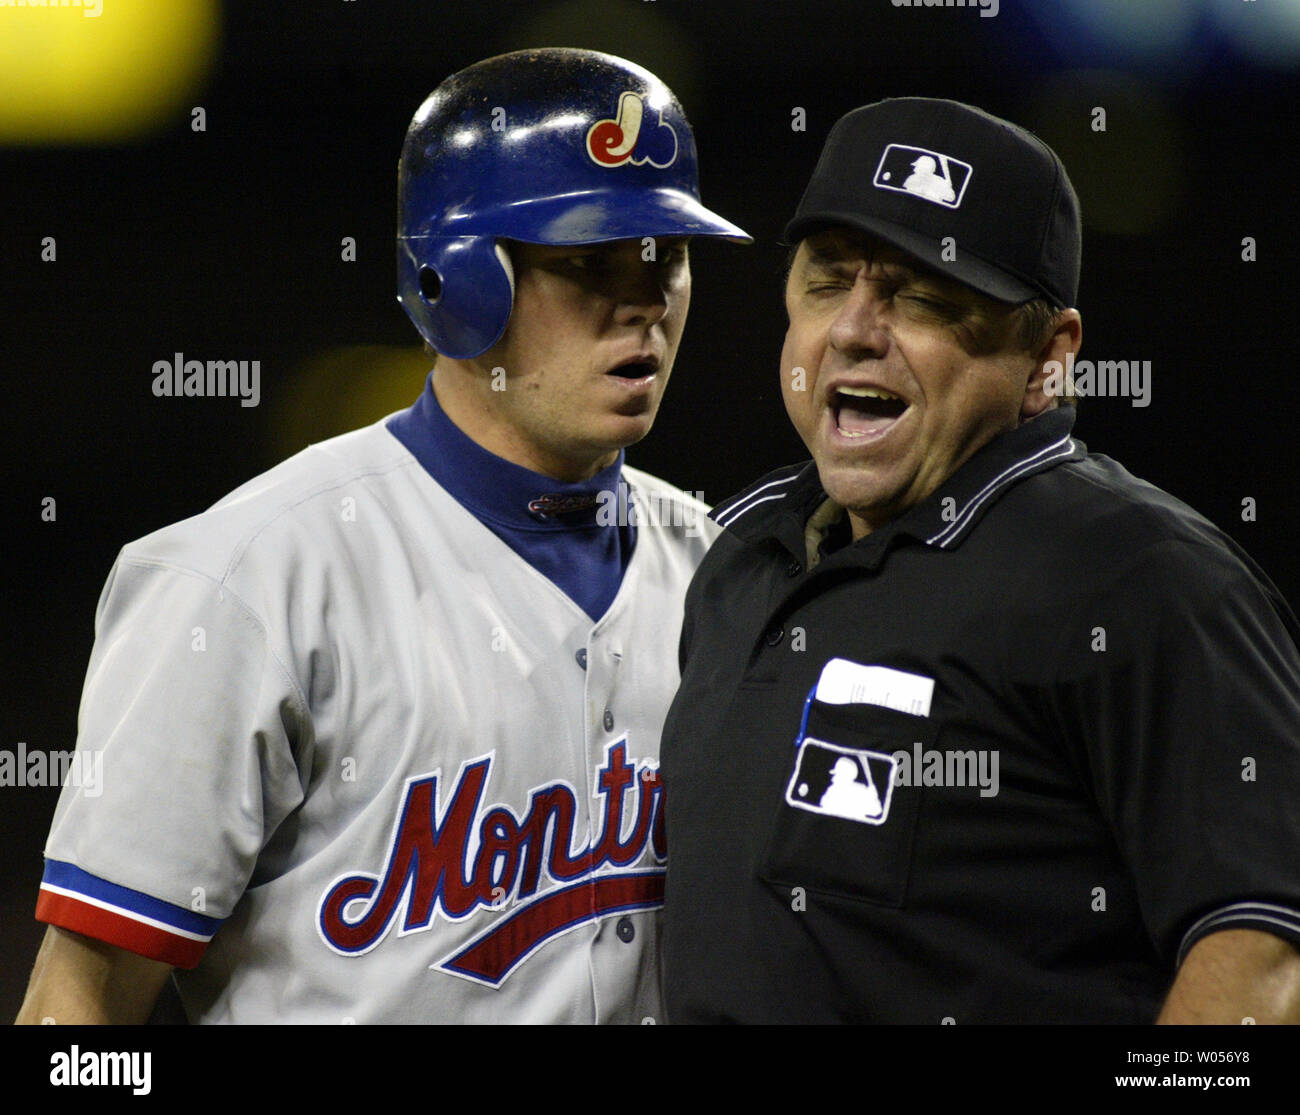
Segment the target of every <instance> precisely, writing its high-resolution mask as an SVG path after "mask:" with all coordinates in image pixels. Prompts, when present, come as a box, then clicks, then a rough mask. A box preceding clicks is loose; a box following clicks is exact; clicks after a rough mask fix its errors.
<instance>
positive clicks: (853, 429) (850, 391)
mask: <svg viewBox="0 0 1300 1115" xmlns="http://www.w3.org/2000/svg"><path fill="white" fill-rule="evenodd" d="M830 406H831V415H832V417H833V418H834V421H835V428H836V430H837V431H839V433H840V434H841V435H843V436H844V437H846V438H865V439H867V440H871V439H874V438H878V437H880V436H881V435H882V434H884V433H885V431H886V430H888V429H889V428H890V427H891V426H892V425H893V424H894V423H895V422H897V421H898V420H899V419H900V418H901V417H902V416H903V413H904V411H906V410H907V408H908V404H907V401H906V400H905V399H902V398H900V397H899V396H898V395H895V394H894V393H893V392H892V391H886V390H884V389H883V388H879V387H848V386H845V387H841V388H839V389H838V390H836V391H835V392H834V393H833V394H832V395H831V398H830Z"/></svg>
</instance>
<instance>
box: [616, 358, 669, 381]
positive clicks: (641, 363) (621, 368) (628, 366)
mask: <svg viewBox="0 0 1300 1115" xmlns="http://www.w3.org/2000/svg"><path fill="white" fill-rule="evenodd" d="M658 371H659V362H658V361H657V360H629V361H626V362H625V363H622V364H620V365H618V367H616V368H610V370H609V371H608V372H606V373H605V374H606V375H610V376H615V377H616V378H618V379H647V378H649V377H650V376H653V375H654V374H655V373H656V372H658Z"/></svg>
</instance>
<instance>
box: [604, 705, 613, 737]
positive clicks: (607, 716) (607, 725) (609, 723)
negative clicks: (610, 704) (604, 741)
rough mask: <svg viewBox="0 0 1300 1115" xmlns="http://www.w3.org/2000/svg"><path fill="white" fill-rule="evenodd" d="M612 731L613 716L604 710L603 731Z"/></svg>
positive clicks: (607, 710)
mask: <svg viewBox="0 0 1300 1115" xmlns="http://www.w3.org/2000/svg"><path fill="white" fill-rule="evenodd" d="M613 730H614V714H613V713H612V712H611V711H610V710H609V709H606V710H605V731H607V732H612V731H613Z"/></svg>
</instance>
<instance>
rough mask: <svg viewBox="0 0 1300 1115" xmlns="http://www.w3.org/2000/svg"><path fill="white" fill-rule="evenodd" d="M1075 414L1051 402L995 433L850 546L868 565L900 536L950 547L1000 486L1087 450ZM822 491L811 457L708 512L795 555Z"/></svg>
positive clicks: (749, 537)
mask: <svg viewBox="0 0 1300 1115" xmlns="http://www.w3.org/2000/svg"><path fill="white" fill-rule="evenodd" d="M1074 419H1075V410H1074V408H1073V407H1069V406H1058V407H1056V408H1054V409H1052V410H1049V411H1047V412H1046V413H1044V414H1041V415H1039V416H1038V417H1037V418H1033V419H1031V420H1030V421H1028V422H1026V423H1025V424H1024V425H1022V426H1018V427H1016V428H1015V429H1014V430H1008V431H1007V432H1006V433H1004V434H1000V435H999V436H998V437H995V438H994V439H993V440H992V441H990V442H989V443H988V444H987V445H985V446H983V447H982V448H981V449H980V450H978V451H977V452H976V453H975V455H974V456H972V457H971V458H970V460H968V461H966V462H965V464H963V465H962V466H961V467H960V468H959V469H957V471H956V472H954V473H953V474H952V476H950V477H949V478H948V479H947V480H946V481H944V483H942V484H941V485H940V486H939V487H938V488H937V489H936V490H935V491H934V492H932V493H931V494H930V495H929V496H928V497H927V498H926V499H924V500H922V501H921V502H920V503H918V504H916V506H914V507H912V508H909V509H908V510H907V511H906V512H904V513H903V514H902V515H900V516H899V517H898V518H896V519H893V520H892V521H890V522H888V523H886V524H885V525H884V526H882V527H879V528H878V529H876V530H874V531H872V532H871V533H870V534H868V535H867V536H866V537H865V538H862V539H860V540H859V541H858V543H857V545H856V546H855V547H853V548H854V549H855V550H857V551H859V552H860V554H861V556H862V558H864V559H866V560H868V561H869V562H870V563H871V564H873V565H874V564H877V563H878V562H879V561H880V560H881V559H882V558H883V557H884V554H885V553H886V552H887V550H888V549H889V547H890V544H891V543H892V542H894V541H895V540H897V539H899V538H902V537H909V538H912V539H915V540H917V541H919V542H921V543H924V544H925V545H927V546H932V547H934V548H936V549H942V550H953V549H956V548H957V547H958V546H960V545H961V543H962V542H963V541H964V540H965V538H966V537H967V536H968V535H969V534H970V533H971V531H973V530H974V529H975V526H976V525H977V524H978V523H979V521H980V519H982V518H983V516H984V515H985V513H986V512H987V511H988V510H989V508H990V507H992V506H993V505H994V504H995V503H996V502H997V500H998V499H999V497H1000V496H1001V495H1002V494H1003V493H1004V492H1006V491H1007V489H1009V488H1010V487H1012V486H1013V485H1015V484H1018V483H1019V482H1020V481H1022V480H1024V479H1026V478H1027V477H1030V476H1033V475H1034V474H1035V473H1039V472H1042V471H1044V470H1045V469H1049V468H1053V467H1055V466H1056V465H1058V464H1060V463H1061V462H1062V461H1070V460H1083V459H1084V458H1085V457H1086V456H1087V453H1088V450H1087V446H1085V445H1084V444H1083V443H1082V442H1080V441H1078V440H1076V439H1075V438H1073V437H1071V435H1070V431H1071V430H1072V429H1073V427H1074ZM827 498H828V497H827V495H826V492H825V491H824V490H823V488H822V486H821V480H820V478H819V477H818V474H817V464H816V462H815V461H808V462H807V463H806V464H804V465H792V466H789V467H787V468H784V469H779V470H777V471H776V472H774V473H770V474H769V475H767V476H765V477H763V479H762V480H759V481H758V482H757V483H755V484H753V485H751V486H750V487H749V488H747V489H745V491H743V492H741V493H740V494H739V495H737V496H735V497H734V498H732V499H730V500H727V501H726V502H725V503H723V504H721V505H720V506H719V507H717V508H716V509H715V510H714V511H713V513H712V518H713V519H714V520H716V521H717V523H718V524H719V525H720V526H723V527H726V528H727V529H728V530H730V531H732V532H733V533H735V534H736V535H738V536H739V537H740V538H741V539H743V540H744V541H746V542H760V541H762V540H763V539H765V538H773V539H775V540H776V541H778V542H780V543H781V545H782V546H784V547H785V548H786V549H787V550H789V551H790V553H791V554H793V555H795V557H796V558H798V559H802V558H803V557H804V555H805V535H804V528H805V525H806V524H807V523H808V519H809V516H811V515H812V514H813V512H814V511H816V510H817V508H818V507H820V506H821V505H822V504H823V503H825V501H826V500H827Z"/></svg>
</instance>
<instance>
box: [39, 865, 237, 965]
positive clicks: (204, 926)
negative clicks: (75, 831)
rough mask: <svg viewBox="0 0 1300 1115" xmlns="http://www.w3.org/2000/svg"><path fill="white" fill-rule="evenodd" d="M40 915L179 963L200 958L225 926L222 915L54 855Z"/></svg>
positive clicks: (47, 869) (191, 962)
mask: <svg viewBox="0 0 1300 1115" xmlns="http://www.w3.org/2000/svg"><path fill="white" fill-rule="evenodd" d="M36 918H37V920H38V921H43V922H48V923H49V924H50V925H57V926H58V927H59V928H60V929H69V930H71V931H72V932H74V933H82V934H85V935H86V936H87V937H94V938H95V939H96V940H99V941H104V942H106V943H108V944H110V945H117V946H118V947H119V948H124V949H127V950H128V951H129V952H134V953H138V954H139V955H140V956H146V957H148V958H149V959H151V960H160V961H162V962H163V963H165V964H171V965H173V966H174V967H177V968H193V967H194V966H195V965H196V964H198V962H199V961H200V960H201V959H202V958H203V953H204V950H205V949H206V948H207V947H208V942H209V941H211V940H212V935H213V934H214V933H216V931H217V930H218V929H219V928H220V927H221V919H220V918H210V917H207V916H206V915H204V914H199V913H195V912H194V911H193V910H187V909H185V907H183V906H174V905H172V904H171V903H170V902H164V901H162V900H161V899H158V898H154V897H152V896H151V895H148V894H144V893H142V892H141V891H138V890H131V889H130V888H129V887H122V886H118V885H117V884H116V883H110V882H109V881H108V880H107V879H101V878H99V877H98V876H97V875H91V874H90V873H89V872H87V871H82V870H81V868H79V867H76V866H74V865H73V864H70V863H64V862H63V861H61V860H54V859H47V860H46V861H45V875H44V878H42V879H41V891H40V896H39V897H38V898H37V900H36Z"/></svg>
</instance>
